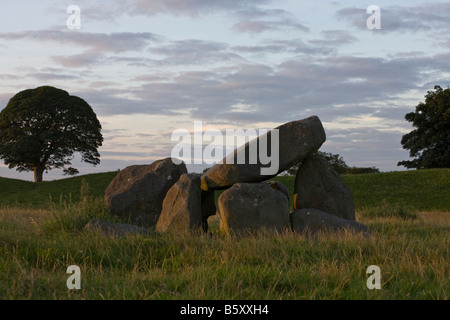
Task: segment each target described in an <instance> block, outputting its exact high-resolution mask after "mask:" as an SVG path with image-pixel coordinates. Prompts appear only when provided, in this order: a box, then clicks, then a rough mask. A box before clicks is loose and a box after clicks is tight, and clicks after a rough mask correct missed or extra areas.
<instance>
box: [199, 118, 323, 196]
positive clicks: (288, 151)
mask: <svg viewBox="0 0 450 320" xmlns="http://www.w3.org/2000/svg"><path fill="white" fill-rule="evenodd" d="M275 129H277V130H278V145H277V147H278V148H275V149H278V151H277V150H272V139H273V138H276V135H275V134H274V133H273V132H274V131H273V130H272V131H269V132H268V133H267V134H266V135H263V136H260V137H258V138H257V139H254V140H252V141H249V142H248V143H246V144H245V145H244V146H242V147H241V148H239V149H237V150H236V151H235V152H234V153H232V154H230V155H229V156H227V157H226V158H225V159H224V160H223V161H222V162H223V163H222V164H216V165H214V166H213V167H212V168H211V169H209V170H208V171H207V172H205V173H204V174H203V176H202V190H205V191H206V190H214V189H225V188H227V187H230V186H232V185H233V184H235V183H238V182H260V181H265V180H268V179H270V178H272V177H274V176H276V175H277V174H279V173H280V172H283V171H285V170H287V169H289V168H290V167H292V166H293V165H295V164H297V163H299V162H300V161H302V160H303V159H305V158H306V157H308V156H309V155H311V154H312V153H314V152H315V151H317V150H318V149H319V148H320V146H321V145H322V144H323V143H324V142H325V138H326V137H325V130H324V128H323V126H322V123H321V121H320V120H319V118H318V117H316V116H312V117H309V118H307V119H303V120H298V121H292V122H289V123H285V124H283V125H281V126H279V127H277V128H275ZM264 139H265V140H266V143H265V144H266V146H265V147H267V150H268V152H267V155H268V156H269V155H270V159H271V160H275V159H276V160H278V166H277V167H276V168H275V170H276V171H275V172H273V174H266V173H264V174H262V169H264V168H265V169H267V168H268V167H271V166H272V165H274V164H273V163H270V164H264V163H262V162H261V159H260V150H261V145H263V146H264V144H262V143H261V142H262V141H263V140H264ZM274 141H276V140H274ZM252 150H253V151H255V150H258V154H256V155H254V156H256V157H257V161H256V163H251V161H250V158H251V157H250V156H249V153H250V151H252ZM273 152H276V153H277V154H276V155H274V154H272V153H273ZM240 158H241V159H242V158H245V163H244V164H239V163H238V159H240Z"/></svg>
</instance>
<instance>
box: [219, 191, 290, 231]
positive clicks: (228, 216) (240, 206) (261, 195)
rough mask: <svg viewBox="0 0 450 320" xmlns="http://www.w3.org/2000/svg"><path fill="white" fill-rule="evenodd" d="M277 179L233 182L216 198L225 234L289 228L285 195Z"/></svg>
mask: <svg viewBox="0 0 450 320" xmlns="http://www.w3.org/2000/svg"><path fill="white" fill-rule="evenodd" d="M286 190H287V189H285V188H283V187H282V184H281V183H280V182H274V183H236V184H234V185H233V186H232V187H231V188H229V189H227V190H225V191H224V192H223V193H222V194H221V195H220V196H219V198H218V200H217V206H218V210H219V214H220V218H221V223H220V228H221V230H222V231H223V232H225V233H226V234H234V233H246V232H255V231H259V230H268V231H276V232H283V231H284V230H286V229H289V228H290V216H289V194H286Z"/></svg>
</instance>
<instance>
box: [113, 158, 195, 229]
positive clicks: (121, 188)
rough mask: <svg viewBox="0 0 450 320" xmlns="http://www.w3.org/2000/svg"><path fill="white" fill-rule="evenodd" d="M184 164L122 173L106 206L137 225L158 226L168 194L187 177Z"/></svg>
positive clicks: (137, 167) (165, 163)
mask: <svg viewBox="0 0 450 320" xmlns="http://www.w3.org/2000/svg"><path fill="white" fill-rule="evenodd" d="M186 172H187V170H186V166H185V164H184V163H181V164H179V165H176V164H174V163H173V162H172V159H171V158H165V159H162V160H158V161H155V162H154V163H152V164H150V165H135V166H130V167H127V168H125V169H123V170H122V171H120V172H119V173H118V174H117V176H116V177H115V178H114V179H113V180H112V181H111V183H110V185H109V186H108V188H107V189H106V191H105V200H106V203H107V205H108V207H109V209H110V211H111V213H112V214H113V215H117V216H120V217H122V218H124V219H128V220H129V221H130V222H131V223H133V224H139V225H143V226H145V227H151V226H154V225H156V222H157V221H158V218H159V215H160V213H161V210H162V203H163V200H164V197H165V196H166V193H167V191H168V190H169V189H170V187H172V185H173V184H174V183H175V182H177V181H178V179H179V178H180V176H181V175H182V174H183V173H186Z"/></svg>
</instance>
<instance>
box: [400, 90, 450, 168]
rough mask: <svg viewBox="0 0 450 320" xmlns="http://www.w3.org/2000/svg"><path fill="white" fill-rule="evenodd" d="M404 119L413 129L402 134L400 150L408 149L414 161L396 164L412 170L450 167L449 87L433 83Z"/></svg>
mask: <svg viewBox="0 0 450 320" xmlns="http://www.w3.org/2000/svg"><path fill="white" fill-rule="evenodd" d="M405 119H406V121H408V122H412V125H413V127H415V128H416V129H414V130H413V131H411V132H410V133H407V134H405V135H404V136H403V137H402V140H401V144H402V145H403V149H406V150H409V155H410V157H415V159H413V160H408V161H400V162H399V163H398V164H397V165H398V166H405V167H406V168H410V169H412V168H415V169H430V168H449V167H450V88H448V87H447V89H445V90H444V89H442V88H441V87H440V86H435V87H434V91H428V92H427V94H426V95H425V102H420V103H419V104H418V105H417V106H416V110H415V111H414V112H410V113H407V114H406V115H405Z"/></svg>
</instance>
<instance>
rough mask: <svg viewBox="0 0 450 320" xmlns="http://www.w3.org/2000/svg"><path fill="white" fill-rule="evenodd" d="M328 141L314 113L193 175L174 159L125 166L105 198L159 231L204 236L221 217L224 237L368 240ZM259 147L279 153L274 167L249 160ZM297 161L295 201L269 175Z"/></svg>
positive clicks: (121, 213)
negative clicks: (347, 236)
mask: <svg viewBox="0 0 450 320" xmlns="http://www.w3.org/2000/svg"><path fill="white" fill-rule="evenodd" d="M274 139H276V140H274ZM325 140H326V135H325V130H324V128H323V126H322V123H321V121H320V119H319V118H318V117H316V116H311V117H309V118H306V119H303V120H297V121H292V122H288V123H285V124H283V125H281V126H279V127H277V128H275V129H273V130H271V131H269V132H267V133H266V134H265V135H261V136H259V137H257V138H256V139H254V140H251V141H249V142H247V143H246V144H245V145H243V146H241V147H240V148H238V149H237V150H235V151H234V152H233V153H231V154H230V155H228V156H226V157H225V158H224V159H223V160H222V161H221V162H219V163H217V164H215V165H214V166H213V167H211V168H210V169H209V170H207V171H206V172H205V173H203V174H202V175H200V174H196V173H188V172H187V169H186V166H185V164H184V163H183V162H181V161H179V160H178V159H176V161H172V158H165V159H161V160H158V161H156V162H154V163H152V164H150V165H135V166H130V167H127V168H125V169H124V170H122V171H120V172H119V173H118V174H117V176H116V177H115V178H114V179H113V180H112V181H111V183H110V185H109V186H108V188H107V189H106V191H105V201H106V204H107V206H108V207H109V210H110V212H111V214H112V215H115V216H118V217H120V218H122V219H125V220H127V221H128V222H129V223H130V224H133V225H137V226H140V227H144V228H154V230H155V231H156V232H176V233H198V234H201V233H205V232H207V231H208V218H209V217H210V216H213V215H215V214H218V215H219V217H220V229H221V231H222V232H223V233H225V234H227V235H233V234H246V233H255V232H260V231H269V232H276V233H281V232H285V231H288V232H292V231H294V232H298V233H308V234H316V233H318V232H336V231H345V232H351V233H360V234H363V235H365V236H366V235H368V234H369V229H368V228H367V227H366V226H364V225H363V224H361V223H359V222H356V221H355V205H354V202H353V197H352V193H351V191H350V190H349V189H348V188H347V187H346V186H345V185H344V183H343V181H342V179H341V177H340V175H339V174H338V173H337V172H336V171H335V170H334V169H333V167H332V166H331V165H330V164H329V163H328V161H327V160H326V159H325V158H324V157H323V156H321V155H320V154H318V153H317V151H318V150H319V148H320V147H321V146H322V144H323V143H324V142H325ZM273 142H276V143H273ZM261 145H264V146H265V148H267V149H266V151H267V154H271V155H272V156H273V155H274V154H277V155H278V157H276V160H277V163H276V167H275V169H274V168H273V163H272V164H268V163H267V161H266V160H267V159H263V158H258V157H253V158H252V157H251V156H250V154H251V152H253V151H252V150H258V148H261ZM257 147H258V148H257ZM236 159H244V160H245V161H244V162H242V161H236ZM272 159H274V157H272ZM297 164H300V165H299V169H298V171H297V173H296V176H295V183H294V190H293V197H292V199H291V196H290V193H289V190H288V189H287V187H286V186H284V185H283V184H282V183H281V182H279V181H273V180H271V178H273V177H275V176H277V175H279V174H280V173H282V172H284V171H286V170H287V169H289V168H291V167H292V166H294V165H297ZM270 166H272V168H269V167H270ZM269 169H270V170H269ZM219 190H220V191H221V194H220V196H219V197H218V198H217V204H216V201H215V192H216V191H219ZM291 207H292V208H293V210H292V211H291Z"/></svg>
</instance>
